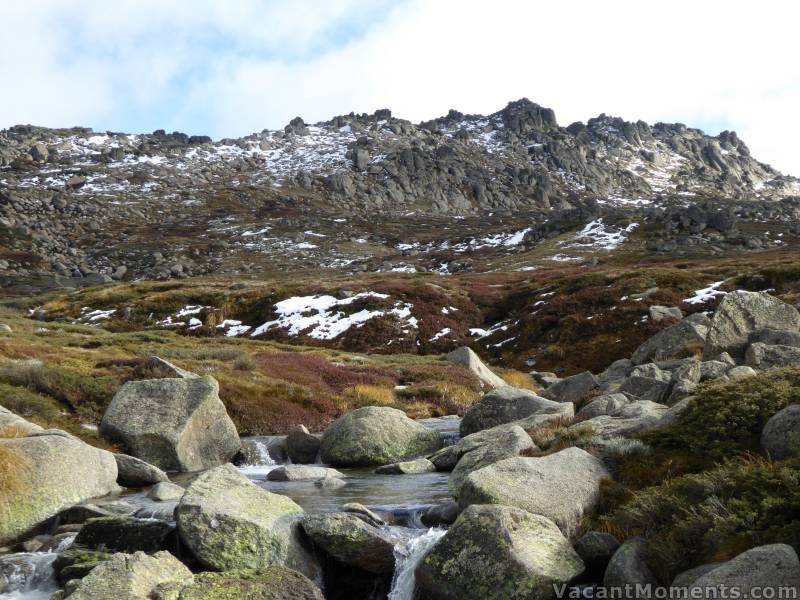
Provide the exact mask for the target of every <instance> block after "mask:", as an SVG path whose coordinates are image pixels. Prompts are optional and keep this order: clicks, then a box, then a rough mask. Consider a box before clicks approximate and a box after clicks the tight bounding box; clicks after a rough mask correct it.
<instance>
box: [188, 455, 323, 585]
mask: <svg viewBox="0 0 800 600" xmlns="http://www.w3.org/2000/svg"><path fill="white" fill-rule="evenodd" d="M176 513H177V521H178V532H179V533H180V537H181V540H182V541H183V543H184V544H185V545H186V547H187V548H189V550H191V551H192V553H193V554H194V555H195V556H196V557H197V558H198V559H199V560H200V562H201V563H203V565H205V566H206V567H207V568H209V569H215V570H219V571H225V570H231V569H259V568H262V567H265V566H269V565H275V564H277V565H286V566H288V567H290V568H293V569H297V570H299V571H300V572H302V573H304V574H306V575H310V576H313V575H314V574H315V573H316V565H315V563H314V561H313V559H312V558H311V557H310V556H309V555H308V553H307V551H306V549H305V548H304V547H303V545H302V542H301V539H300V531H299V524H298V520H299V517H300V516H302V514H303V509H302V508H300V507H299V506H298V505H297V504H295V503H294V502H293V501H292V500H291V499H289V498H287V497H286V496H280V495H278V494H273V493H271V492H268V491H266V490H263V489H261V488H259V487H258V486H256V485H255V484H253V483H252V482H250V481H249V480H248V479H247V477H245V476H244V475H242V474H241V473H239V472H238V471H237V470H236V468H235V467H233V466H231V465H223V466H221V467H217V468H215V469H212V470H210V471H206V472H205V473H203V474H202V475H201V476H200V477H198V478H197V479H195V480H194V481H193V482H192V483H191V485H190V486H189V487H188V488H187V489H186V492H185V493H184V495H183V497H182V498H181V501H180V503H179V504H178V509H177V511H176Z"/></svg>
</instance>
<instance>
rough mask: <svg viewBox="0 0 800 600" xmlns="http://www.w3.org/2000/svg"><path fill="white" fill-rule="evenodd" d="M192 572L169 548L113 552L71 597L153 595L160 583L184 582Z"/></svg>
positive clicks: (97, 599) (111, 599)
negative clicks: (149, 551)
mask: <svg viewBox="0 0 800 600" xmlns="http://www.w3.org/2000/svg"><path fill="white" fill-rule="evenodd" d="M192 580H193V577H192V573H191V571H189V569H187V568H186V567H185V566H184V565H183V563H181V562H180V561H179V560H178V559H177V558H175V557H174V556H172V555H171V554H170V553H169V552H157V553H155V554H154V555H152V556H148V555H147V554H145V553H144V552H136V553H135V554H114V555H113V556H111V558H109V559H108V560H107V561H105V562H102V563H100V564H98V565H97V566H96V567H94V568H93V569H92V570H91V571H90V572H89V573H88V574H87V575H86V576H85V577H84V578H83V579H82V580H81V582H80V583H79V584H78V586H77V588H76V589H75V591H74V592H73V593H72V594H70V595H69V598H70V600H126V599H130V600H133V599H134V598H152V597H154V596H153V594H155V593H156V592H157V590H158V589H159V586H163V585H167V584H172V585H175V584H177V585H185V584H189V583H191V582H192Z"/></svg>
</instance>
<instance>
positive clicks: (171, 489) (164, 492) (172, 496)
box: [147, 481, 186, 502]
mask: <svg viewBox="0 0 800 600" xmlns="http://www.w3.org/2000/svg"><path fill="white" fill-rule="evenodd" d="M185 491H186V490H185V489H184V488H182V487H181V486H179V485H175V484H174V483H170V482H169V481H162V482H161V483H157V484H155V485H154V486H153V487H152V488H151V489H150V491H148V492H147V497H148V498H150V499H151V500H155V501H156V502H172V501H175V500H180V499H181V497H182V496H183V493H184V492H185Z"/></svg>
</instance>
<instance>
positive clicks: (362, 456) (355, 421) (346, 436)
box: [321, 406, 442, 467]
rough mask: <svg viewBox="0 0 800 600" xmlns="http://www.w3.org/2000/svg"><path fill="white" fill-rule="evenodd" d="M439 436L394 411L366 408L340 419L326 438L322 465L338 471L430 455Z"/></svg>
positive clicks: (323, 436) (440, 442)
mask: <svg viewBox="0 0 800 600" xmlns="http://www.w3.org/2000/svg"><path fill="white" fill-rule="evenodd" d="M441 445H442V440H441V437H440V436H439V434H438V433H437V432H435V431H432V430H430V429H428V428H426V427H424V426H423V425H420V424H419V423H417V422H415V421H413V420H411V419H409V418H408V417H407V416H406V414H405V413H404V412H402V411H400V410H397V409H394V408H386V407H377V406H366V407H364V408H359V409H356V410H354V411H353V412H350V413H348V414H346V415H344V416H342V417H339V418H338V419H336V421H334V422H333V423H331V425H329V426H328V428H327V429H326V430H325V433H324V434H323V435H322V446H321V456H322V461H323V462H324V463H327V464H331V465H333V466H336V467H348V466H353V467H355V466H379V465H386V464H390V463H393V462H398V461H401V460H405V459H407V458H414V457H417V456H422V455H425V454H429V453H431V452H433V451H435V450H437V449H438V448H439V447H441Z"/></svg>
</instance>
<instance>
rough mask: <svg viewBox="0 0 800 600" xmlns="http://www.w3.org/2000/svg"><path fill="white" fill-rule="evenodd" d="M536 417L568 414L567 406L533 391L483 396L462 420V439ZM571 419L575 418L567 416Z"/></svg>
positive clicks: (504, 390) (503, 391)
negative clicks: (492, 428)
mask: <svg viewBox="0 0 800 600" xmlns="http://www.w3.org/2000/svg"><path fill="white" fill-rule="evenodd" d="M535 414H565V415H566V412H565V405H564V404H563V403H561V402H555V401H553V400H548V399H547V398H543V397H541V396H538V395H536V394H534V393H533V392H531V391H530V390H525V389H520V388H515V387H510V386H504V387H499V388H495V389H494V390H491V391H490V392H487V393H486V394H484V395H483V397H482V398H481V399H480V401H479V402H478V403H477V404H475V405H474V406H472V407H470V409H469V410H468V411H467V413H466V414H465V415H464V418H463V419H462V420H461V425H460V432H461V435H462V436H467V435H469V434H471V433H475V432H477V431H481V430H483V429H489V428H491V427H494V426H496V425H502V424H504V423H510V422H512V421H517V420H519V419H524V418H526V417H529V416H531V415H535ZM568 416H572V415H568Z"/></svg>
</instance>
